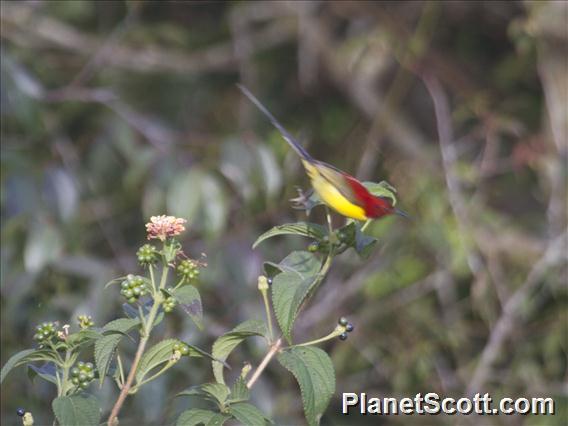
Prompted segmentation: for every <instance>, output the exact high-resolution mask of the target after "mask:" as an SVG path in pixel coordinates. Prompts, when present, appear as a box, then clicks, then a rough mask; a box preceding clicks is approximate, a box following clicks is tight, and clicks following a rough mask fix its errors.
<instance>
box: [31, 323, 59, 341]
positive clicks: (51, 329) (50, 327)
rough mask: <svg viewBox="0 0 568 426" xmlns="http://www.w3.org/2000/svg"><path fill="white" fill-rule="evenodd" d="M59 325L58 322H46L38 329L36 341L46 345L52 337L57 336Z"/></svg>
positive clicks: (35, 335) (35, 336)
mask: <svg viewBox="0 0 568 426" xmlns="http://www.w3.org/2000/svg"><path fill="white" fill-rule="evenodd" d="M57 332H58V324H57V322H44V323H41V324H39V325H38V326H37V327H36V334H34V340H35V341H37V342H40V343H46V342H48V341H49V340H51V338H52V337H55V336H57Z"/></svg>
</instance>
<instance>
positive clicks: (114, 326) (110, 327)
mask: <svg viewBox="0 0 568 426" xmlns="http://www.w3.org/2000/svg"><path fill="white" fill-rule="evenodd" d="M139 324H140V319H138V318H118V319H115V320H113V321H111V322H109V323H107V324H106V325H105V326H104V327H103V333H104V334H109V333H121V334H125V333H128V332H129V331H130V330H132V329H133V328H134V327H136V326H137V325H139Z"/></svg>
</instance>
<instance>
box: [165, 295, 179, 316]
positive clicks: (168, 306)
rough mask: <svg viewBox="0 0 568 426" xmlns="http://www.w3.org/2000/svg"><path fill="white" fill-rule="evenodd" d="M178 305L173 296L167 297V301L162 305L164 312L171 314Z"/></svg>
mask: <svg viewBox="0 0 568 426" xmlns="http://www.w3.org/2000/svg"><path fill="white" fill-rule="evenodd" d="M176 304H177V302H176V299H174V298H173V297H171V296H170V297H166V299H165V300H164V302H163V304H162V306H163V307H164V312H165V313H169V312H171V311H173V310H174V308H175V306H176Z"/></svg>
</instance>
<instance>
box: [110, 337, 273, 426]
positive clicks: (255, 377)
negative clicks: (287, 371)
mask: <svg viewBox="0 0 568 426" xmlns="http://www.w3.org/2000/svg"><path fill="white" fill-rule="evenodd" d="M281 346H282V338H280V339H278V340H277V341H276V342H274V344H273V345H272V347H271V348H270V350H269V351H268V353H267V354H266V355H265V357H264V359H263V360H262V362H261V363H260V365H259V366H258V368H257V369H256V371H255V372H254V374H253V375H252V377H251V378H250V380H249V381H248V383H247V388H249V389H250V388H252V387H253V385H254V384H255V382H256V381H257V380H258V378H259V377H260V375H261V374H262V372H263V371H264V369H265V368H266V366H267V365H268V363H269V362H270V360H271V359H272V358H274V355H276V353H277V352H278V351H279V350H280V348H281ZM109 426H110V425H109Z"/></svg>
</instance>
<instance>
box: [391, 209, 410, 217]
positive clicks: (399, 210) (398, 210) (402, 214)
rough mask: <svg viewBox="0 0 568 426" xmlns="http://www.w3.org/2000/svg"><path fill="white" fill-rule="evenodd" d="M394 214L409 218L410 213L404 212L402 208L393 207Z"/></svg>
mask: <svg viewBox="0 0 568 426" xmlns="http://www.w3.org/2000/svg"><path fill="white" fill-rule="evenodd" d="M394 214H397V215H399V216H402V217H404V218H406V219H410V215H409V214H408V213H406V212H405V211H404V210H401V209H394Z"/></svg>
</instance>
